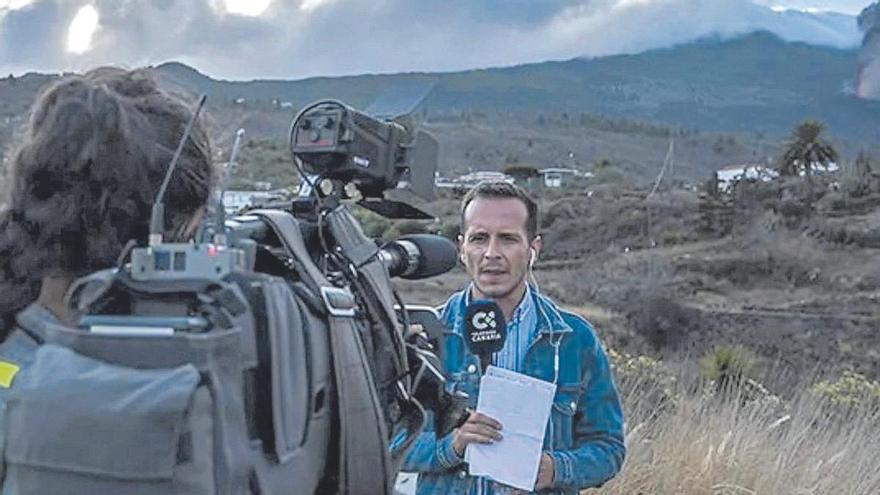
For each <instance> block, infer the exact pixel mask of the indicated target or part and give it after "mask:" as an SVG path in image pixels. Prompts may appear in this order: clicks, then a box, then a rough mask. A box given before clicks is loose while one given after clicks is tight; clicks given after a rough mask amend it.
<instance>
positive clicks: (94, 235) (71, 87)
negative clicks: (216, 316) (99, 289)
mask: <svg viewBox="0 0 880 495" xmlns="http://www.w3.org/2000/svg"><path fill="white" fill-rule="evenodd" d="M191 115H192V112H191V110H190V109H189V108H188V106H187V105H185V104H184V102H182V101H181V100H179V99H177V98H175V97H173V96H171V95H169V94H166V93H165V92H163V91H161V90H160V89H159V87H158V84H157V82H156V81H155V80H154V79H153V77H152V76H151V75H150V74H149V73H148V72H147V71H145V70H134V71H126V70H121V69H116V68H101V69H96V70H93V71H91V72H88V73H86V74H84V75H77V76H70V77H66V78H64V79H62V80H61V81H59V82H57V83H55V84H54V85H52V86H51V87H49V88H48V89H47V90H45V91H44V92H43V93H42V94H41V95H40V96H39V98H38V99H37V101H36V102H35V104H34V106H33V108H32V110H31V115H30V120H29V122H28V123H27V125H26V128H25V130H24V133H23V135H22V137H21V141H20V143H19V145H18V148H17V150H16V151H15V152H14V154H13V156H12V159H11V161H10V164H11V181H12V184H11V185H12V187H11V194H10V197H9V201H8V209H7V210H6V211H3V212H0V318H2V319H0V323H2V328H0V332H2V333H0V335H2V340H3V342H2V344H0V407H2V406H3V404H4V403H5V400H6V398H7V395H8V393H9V391H10V388H11V387H12V388H14V387H15V377H16V374H19V373H23V372H25V371H26V369H27V366H28V363H29V362H30V360H31V359H32V356H33V353H34V352H35V350H36V348H37V346H39V345H40V344H42V343H43V340H44V339H43V338H42V337H41V329H42V328H44V327H45V325H46V324H49V323H56V324H57V323H60V324H63V325H64V324H67V325H69V324H71V322H70V321H68V319H69V318H68V316H69V315H68V314H67V309H66V307H65V305H64V297H65V293H66V292H67V290H68V287H69V286H70V284H71V283H72V282H73V281H74V280H75V279H76V278H77V277H79V276H82V275H85V274H88V273H90V272H93V271H95V270H99V269H104V268H110V267H113V266H115V265H116V261H117V258H118V257H119V255H120V253H121V252H122V251H123V248H124V246H125V244H126V243H127V242H128V241H129V240H130V239H144V238H146V237H147V233H148V230H149V219H150V208H151V204H152V202H153V198H154V196H155V195H156V192H157V190H158V189H159V187H160V184H161V182H162V180H163V176H164V174H165V171H166V169H167V168H168V164H169V162H170V159H171V157H172V155H173V154H174V151H175V148H176V147H177V145H178V141H179V140H180V136H181V134H182V133H183V129H184V127H185V126H186V125H187V123H188V121H189V120H190V118H191ZM214 177H215V174H214V171H213V166H212V163H211V145H210V142H209V139H208V135H207V133H206V132H205V130H204V129H203V127H202V126H200V125H199V124H198V123H197V122H196V123H195V125H194V127H193V128H192V131H191V134H190V137H189V139H188V140H187V142H186V144H185V146H184V147H183V152H182V155H181V156H180V159H179V162H178V166H177V169H176V170H175V172H174V175H173V178H172V180H171V181H170V184H169V186H168V190H167V196H166V198H167V199H166V202H167V204H168V220H169V221H168V230H167V231H166V236H168V237H169V238H172V239H187V238H189V237H190V236H191V235H192V233H193V232H194V231H195V229H196V228H197V226H198V222H199V219H200V217H201V215H202V213H203V211H204V209H205V205H206V203H207V201H208V200H209V197H210V190H211V187H212V184H213V183H214ZM59 413H62V414H63V411H61V412H59ZM10 434H15V432H10Z"/></svg>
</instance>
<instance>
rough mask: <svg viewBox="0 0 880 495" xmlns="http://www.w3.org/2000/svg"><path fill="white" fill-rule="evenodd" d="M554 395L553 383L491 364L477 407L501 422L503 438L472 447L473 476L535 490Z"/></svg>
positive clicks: (469, 459) (469, 452)
mask: <svg viewBox="0 0 880 495" xmlns="http://www.w3.org/2000/svg"><path fill="white" fill-rule="evenodd" d="M555 393H556V385H554V384H552V383H549V382H545V381H543V380H538V379H536V378H532V377H530V376H527V375H523V374H521V373H516V372H514V371H510V370H506V369H503V368H498V367H495V366H489V367H488V368H487V369H486V374H485V375H483V378H482V380H481V381H480V397H479V399H478V400H477V411H479V412H481V413H483V414H485V415H487V416H491V417H493V418H495V419H497V420H498V421H499V422H500V423H501V425H502V430H501V435H502V437H503V438H502V439H501V441H499V442H495V443H494V444H492V445H483V444H470V445H468V447H467V449H466V450H465V461H467V462H468V463H469V465H470V474H471V475H473V476H487V477H489V478H492V479H493V480H495V481H498V482H500V483H503V484H505V485H510V486H512V487H514V488H519V489H520V490H527V491H531V490H532V489H533V488H534V486H535V481H536V480H537V478H538V464H539V463H540V461H541V450H542V446H543V444H544V430H545V428H546V427H547V419H548V418H549V417H550V408H551V406H552V405H553V395H554V394H555Z"/></svg>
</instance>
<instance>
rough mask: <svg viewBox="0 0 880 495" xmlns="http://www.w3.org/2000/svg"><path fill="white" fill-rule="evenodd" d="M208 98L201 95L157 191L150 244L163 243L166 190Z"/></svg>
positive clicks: (151, 221) (151, 218)
mask: <svg viewBox="0 0 880 495" xmlns="http://www.w3.org/2000/svg"><path fill="white" fill-rule="evenodd" d="M206 99H207V96H206V95H204V94H202V96H201V97H199V102H198V105H197V106H196V111H195V112H193V114H192V117H190V119H189V122H188V123H187V124H186V129H185V130H184V131H183V137H181V138H180V142H179V143H178V144H177V150H175V151H174V156H173V157H172V158H171V164H169V165H168V170H167V171H166V172H165V179H163V180H162V185H161V186H160V187H159V191H158V192H157V193H156V200H155V201H154V202H153V209H152V212H151V214H150V237H149V241H148V242H149V245H150V246H156V245H159V244H162V233H163V232H165V203H164V200H165V190H166V189H168V183H169V182H171V174H173V173H174V168H175V167H176V166H177V161H178V160H179V159H180V155H181V154H182V153H183V147H184V145H186V140H187V139H189V135H190V132H192V127H193V125H194V124H195V122H196V119H198V118H199V114H200V113H201V112H202V107H204V106H205V100H206Z"/></svg>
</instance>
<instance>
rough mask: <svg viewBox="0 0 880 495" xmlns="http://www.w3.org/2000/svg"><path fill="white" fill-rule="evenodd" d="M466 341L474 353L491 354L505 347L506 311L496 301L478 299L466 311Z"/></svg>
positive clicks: (480, 354)
mask: <svg viewBox="0 0 880 495" xmlns="http://www.w3.org/2000/svg"><path fill="white" fill-rule="evenodd" d="M464 334H465V341H466V342H467V346H468V348H469V349H470V350H471V352H472V353H474V354H476V355H478V356H489V355H491V354H493V353H495V352H498V351H500V350H501V348H502V347H504V341H505V340H506V339H507V324H506V323H505V321H504V313H502V312H501V308H500V307H499V306H498V304H497V303H495V302H494V301H488V300H485V299H484V300H477V301H474V302H472V303H470V304H469V305H468V307H467V308H466V309H465V311H464Z"/></svg>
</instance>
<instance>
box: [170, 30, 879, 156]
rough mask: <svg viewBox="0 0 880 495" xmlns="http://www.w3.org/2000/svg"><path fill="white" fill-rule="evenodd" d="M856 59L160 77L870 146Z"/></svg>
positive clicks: (718, 58)
mask: <svg viewBox="0 0 880 495" xmlns="http://www.w3.org/2000/svg"><path fill="white" fill-rule="evenodd" d="M855 67H856V52H855V50H841V49H834V48H827V47H819V46H811V45H807V44H804V43H790V42H785V41H782V40H781V39H779V38H778V37H776V36H774V35H772V34H770V33H766V32H756V33H753V34H750V35H747V36H742V37H738V38H733V39H729V40H722V39H718V38H710V39H704V40H701V41H697V42H694V43H689V44H684V45H680V46H677V47H674V48H666V49H658V50H651V51H647V52H644V53H640V54H636V55H618V56H611V57H603V58H596V59H572V60H568V61H561V62H544V63H539V64H528V65H521V66H516V67H509V68H500V69H486V70H473V71H465V72H455V73H439V74H424V73H413V74H393V75H363V76H353V77H339V78H313V79H305V80H301V81H278V80H276V81H259V80H258V81H250V82H233V81H218V80H214V79H211V78H209V77H207V76H204V75H202V74H200V73H198V72H196V71H194V70H193V69H191V68H189V67H186V66H183V65H181V64H177V63H169V64H164V65H161V66H159V67H158V70H159V71H160V73H161V74H162V75H163V77H165V78H166V79H167V80H168V81H169V82H171V83H174V84H177V85H179V86H181V87H184V88H187V89H189V90H191V91H198V92H205V93H207V94H208V95H209V96H213V97H215V98H219V99H221V100H234V99H236V98H245V99H246V100H254V101H257V100H262V101H269V100H271V99H278V100H280V101H290V102H292V103H293V104H294V105H295V106H300V105H302V104H305V103H307V102H309V101H312V100H315V99H318V98H325V97H334V98H340V99H343V100H345V101H350V102H351V103H352V104H354V105H361V106H364V105H366V104H368V103H369V102H370V101H372V100H373V99H374V98H376V97H377V96H378V95H379V94H381V93H382V92H383V91H385V90H386V89H387V88H389V87H393V86H394V85H395V84H399V83H402V82H407V81H413V80H433V81H435V82H436V87H435V88H434V91H433V92H432V93H431V94H430V96H429V97H428V98H427V99H426V100H425V101H424V102H423V104H422V107H421V108H422V109H423V110H424V111H426V112H427V113H428V115H431V114H433V113H440V114H444V113H448V112H456V111H460V110H482V111H498V110H501V111H505V112H517V111H525V112H529V113H538V112H548V113H553V112H562V111H567V112H569V113H577V112H588V113H594V114H600V115H605V116H617V117H626V118H631V119H643V120H650V121H657V122H662V123H666V124H672V125H676V126H683V127H687V128H697V129H702V130H714V131H725V132H732V131H744V130H745V131H761V132H771V133H779V132H785V131H787V130H788V129H789V128H790V127H791V126H792V124H793V123H795V122H796V121H798V120H800V119H803V118H806V117H816V118H819V119H821V120H824V121H825V122H827V123H828V124H829V126H830V127H831V128H832V129H834V131H835V132H836V133H838V134H840V135H844V136H847V137H854V138H861V139H865V138H868V137H871V136H873V134H872V132H873V131H872V130H871V129H873V128H874V127H875V126H876V124H878V123H880V112H878V110H880V104H878V103H874V102H865V101H862V100H859V99H857V98H855V97H854V96H852V95H851V94H850V90H849V89H848V88H849V87H850V86H851V84H852V82H851V81H852V79H853V76H854V73H855Z"/></svg>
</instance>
